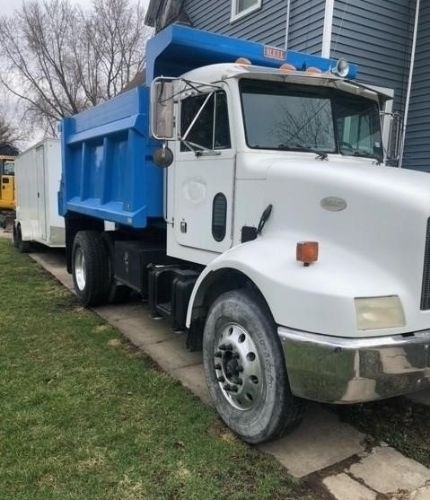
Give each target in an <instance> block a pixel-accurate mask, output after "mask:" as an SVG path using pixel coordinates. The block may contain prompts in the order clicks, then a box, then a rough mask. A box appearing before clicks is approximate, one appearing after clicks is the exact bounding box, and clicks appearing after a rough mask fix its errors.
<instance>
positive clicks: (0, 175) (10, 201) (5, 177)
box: [0, 154, 16, 210]
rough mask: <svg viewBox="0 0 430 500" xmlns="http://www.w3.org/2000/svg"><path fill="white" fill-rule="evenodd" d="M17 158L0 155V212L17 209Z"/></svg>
mask: <svg viewBox="0 0 430 500" xmlns="http://www.w3.org/2000/svg"><path fill="white" fill-rule="evenodd" d="M14 160H15V156H9V155H1V154H0V186H1V189H0V210H4V209H9V210H14V209H15V204H16V200H15V163H14Z"/></svg>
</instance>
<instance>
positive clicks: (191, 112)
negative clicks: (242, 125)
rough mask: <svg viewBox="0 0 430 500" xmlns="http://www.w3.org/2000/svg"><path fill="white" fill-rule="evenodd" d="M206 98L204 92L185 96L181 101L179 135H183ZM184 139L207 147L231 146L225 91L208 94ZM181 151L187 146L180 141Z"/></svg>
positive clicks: (195, 144) (225, 147) (222, 147)
mask: <svg viewBox="0 0 430 500" xmlns="http://www.w3.org/2000/svg"><path fill="white" fill-rule="evenodd" d="M206 98H207V94H204V95H196V96H192V97H187V98H186V99H184V100H183V101H182V107H181V137H183V136H184V135H185V133H186V131H187V130H188V128H189V126H190V124H191V123H192V121H193V120H194V119H195V117H196V115H197V113H199V111H200V109H201V107H202V105H203V104H204V102H205V100H206ZM186 141H187V142H189V143H192V145H194V146H202V147H203V148H207V149H228V148H230V147H231V142H230V127H229V123H228V109H227V97H226V94H225V92H222V91H219V92H214V93H213V94H212V95H211V96H210V98H209V99H208V101H207V102H206V104H205V106H204V108H203V109H202V110H201V112H200V115H199V116H198V118H197V120H196V121H195V123H194V125H193V127H192V128H191V130H190V132H189V133H188V135H187V138H186ZM181 151H189V148H187V146H186V145H185V144H184V143H181Z"/></svg>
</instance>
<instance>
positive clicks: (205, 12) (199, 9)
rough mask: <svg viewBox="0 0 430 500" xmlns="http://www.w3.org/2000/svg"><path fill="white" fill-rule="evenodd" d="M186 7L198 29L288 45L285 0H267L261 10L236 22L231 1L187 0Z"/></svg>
mask: <svg viewBox="0 0 430 500" xmlns="http://www.w3.org/2000/svg"><path fill="white" fill-rule="evenodd" d="M184 8H185V11H186V13H187V14H188V16H189V18H190V20H191V22H192V24H193V26H194V27H196V28H199V29H205V30H208V31H214V32H216V33H222V34H224V35H230V36H235V37H238V38H243V39H244V40H252V41H254V42H260V43H264V44H267V45H273V46H274V47H281V48H283V47H284V45H285V23H286V17H287V2H286V1H285V0H263V2H262V6H261V9H259V10H257V11H255V12H252V13H251V14H249V15H247V16H246V17H243V18H241V19H238V20H237V21H234V22H232V23H231V22H230V15H231V1H230V0H218V1H217V2H213V1H211V0H185V4H184Z"/></svg>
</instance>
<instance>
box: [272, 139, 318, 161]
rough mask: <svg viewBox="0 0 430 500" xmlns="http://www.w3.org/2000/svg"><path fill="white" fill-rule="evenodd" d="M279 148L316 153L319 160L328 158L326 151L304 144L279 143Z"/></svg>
mask: <svg viewBox="0 0 430 500" xmlns="http://www.w3.org/2000/svg"><path fill="white" fill-rule="evenodd" d="M278 149H280V150H282V151H305V152H306V153H315V154H316V155H317V157H316V158H317V159H318V160H327V158H328V155H327V152H326V151H321V150H319V149H313V148H310V147H308V146H304V145H303V144H298V143H294V144H279V146H278Z"/></svg>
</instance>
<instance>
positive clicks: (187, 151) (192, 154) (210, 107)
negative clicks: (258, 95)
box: [174, 90, 235, 252]
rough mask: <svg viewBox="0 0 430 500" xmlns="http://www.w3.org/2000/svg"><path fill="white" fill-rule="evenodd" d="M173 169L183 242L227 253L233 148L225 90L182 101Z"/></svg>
mask: <svg viewBox="0 0 430 500" xmlns="http://www.w3.org/2000/svg"><path fill="white" fill-rule="evenodd" d="M180 114H181V124H180V130H181V138H183V140H182V141H178V143H177V151H176V155H175V156H176V158H175V159H176V161H175V173H174V186H175V187H174V192H175V195H174V207H175V209H174V219H175V220H174V231H175V237H176V241H177V242H178V243H179V244H180V245H184V246H188V247H192V248H199V249H202V250H209V251H213V252H224V251H225V250H227V249H228V248H230V247H231V245H232V227H231V225H232V209H233V188H234V167H235V152H234V149H233V148H232V144H231V136H230V126H229V114H228V104H227V94H226V93H225V92H224V91H221V90H218V91H215V92H211V93H208V94H197V95H194V96H191V97H187V98H186V99H184V100H183V101H182V103H181V113H180Z"/></svg>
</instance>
